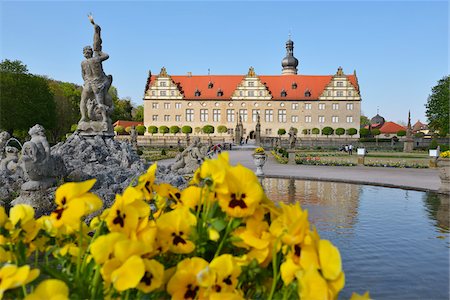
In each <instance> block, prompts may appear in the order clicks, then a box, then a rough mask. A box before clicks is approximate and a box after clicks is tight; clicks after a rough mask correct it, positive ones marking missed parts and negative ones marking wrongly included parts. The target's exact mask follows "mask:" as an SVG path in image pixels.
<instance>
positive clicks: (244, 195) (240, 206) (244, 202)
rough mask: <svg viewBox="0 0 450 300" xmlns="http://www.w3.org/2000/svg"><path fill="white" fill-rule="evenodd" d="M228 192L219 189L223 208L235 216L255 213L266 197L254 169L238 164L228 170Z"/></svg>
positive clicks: (218, 195)
mask: <svg viewBox="0 0 450 300" xmlns="http://www.w3.org/2000/svg"><path fill="white" fill-rule="evenodd" d="M226 183H227V185H228V192H226V193H221V191H217V198H218V199H219V205H220V207H221V209H222V210H223V211H224V212H225V213H226V214H227V215H229V216H231V217H235V218H242V217H247V216H250V215H252V214H253V212H254V211H255V209H256V208H257V207H258V205H259V204H260V202H261V201H262V199H263V197H264V192H263V189H262V187H261V185H260V184H259V182H258V178H257V177H256V175H255V173H253V171H251V170H249V169H247V168H245V167H243V166H242V165H237V166H235V167H230V168H229V169H228V170H227V175H226Z"/></svg>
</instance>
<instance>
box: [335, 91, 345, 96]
mask: <svg viewBox="0 0 450 300" xmlns="http://www.w3.org/2000/svg"><path fill="white" fill-rule="evenodd" d="M336 97H344V91H337V92H336Z"/></svg>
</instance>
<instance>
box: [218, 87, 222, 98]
mask: <svg viewBox="0 0 450 300" xmlns="http://www.w3.org/2000/svg"><path fill="white" fill-rule="evenodd" d="M217 96H218V97H221V96H223V91H222V90H221V89H219V90H218V91H217Z"/></svg>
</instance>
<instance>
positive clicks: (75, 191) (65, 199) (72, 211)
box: [51, 179, 103, 230]
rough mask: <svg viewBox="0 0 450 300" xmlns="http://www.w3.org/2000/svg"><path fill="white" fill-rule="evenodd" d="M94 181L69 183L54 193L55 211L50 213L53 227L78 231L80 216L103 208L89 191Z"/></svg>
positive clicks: (96, 197)
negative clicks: (64, 226) (64, 227)
mask: <svg viewBox="0 0 450 300" xmlns="http://www.w3.org/2000/svg"><path fill="white" fill-rule="evenodd" d="M95 182H96V179H91V180H87V181H84V182H69V183H66V184H63V185H62V186H60V187H59V188H58V189H57V190H56V192H55V202H56V204H57V206H58V207H57V209H56V210H55V211H53V212H52V213H51V218H52V220H53V224H54V226H55V227H57V228H58V227H61V226H63V225H66V226H68V227H70V228H72V229H75V230H78V228H79V226H80V225H79V224H80V219H81V217H82V216H85V215H88V214H90V213H92V212H94V211H96V210H98V209H100V208H101V207H102V206H103V202H102V200H100V198H99V197H98V196H97V195H95V194H93V193H89V190H90V189H91V188H92V187H93V186H94V184H95Z"/></svg>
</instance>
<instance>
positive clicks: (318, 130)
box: [311, 128, 320, 136]
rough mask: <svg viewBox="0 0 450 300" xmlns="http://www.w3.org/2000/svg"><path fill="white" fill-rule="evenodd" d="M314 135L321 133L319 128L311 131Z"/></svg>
mask: <svg viewBox="0 0 450 300" xmlns="http://www.w3.org/2000/svg"><path fill="white" fill-rule="evenodd" d="M311 132H312V134H315V135H316V136H317V135H318V134H319V133H320V129H319V128H313V129H312V130H311Z"/></svg>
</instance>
